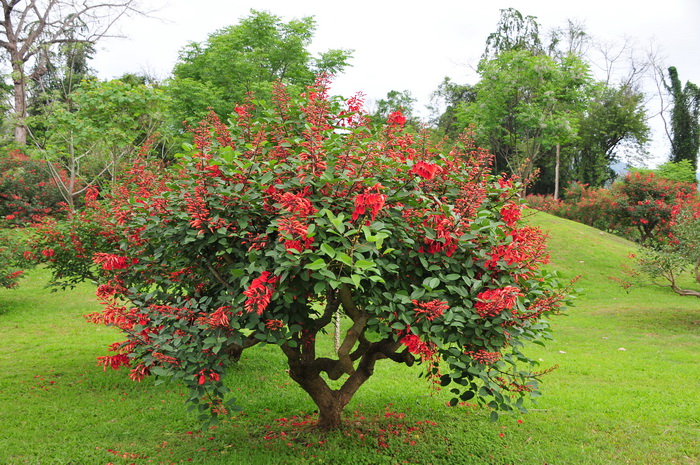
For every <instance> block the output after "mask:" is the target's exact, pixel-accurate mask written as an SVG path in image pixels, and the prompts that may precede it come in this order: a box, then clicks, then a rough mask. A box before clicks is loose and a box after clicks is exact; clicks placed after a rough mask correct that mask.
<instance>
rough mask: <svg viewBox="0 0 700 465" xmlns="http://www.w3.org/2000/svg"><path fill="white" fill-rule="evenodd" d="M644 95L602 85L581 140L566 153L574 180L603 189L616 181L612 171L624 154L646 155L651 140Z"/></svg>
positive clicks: (587, 111)
mask: <svg viewBox="0 0 700 465" xmlns="http://www.w3.org/2000/svg"><path fill="white" fill-rule="evenodd" d="M646 120H647V118H646V113H645V110H644V95H643V93H642V92H640V91H635V90H634V89H632V88H631V87H629V86H628V85H625V84H621V85H620V86H619V87H611V86H603V85H598V86H596V87H595V88H594V90H593V93H592V95H591V99H590V101H589V102H588V103H587V105H586V109H585V112H584V114H583V116H582V118H581V119H580V126H579V130H578V134H577V135H578V137H577V138H576V140H575V141H573V143H572V144H570V145H569V147H566V148H565V150H566V151H568V152H570V153H571V165H572V173H571V175H570V176H571V177H572V178H573V179H575V180H576V181H577V182H578V183H582V184H588V185H590V186H592V187H601V186H604V185H605V184H606V183H608V182H610V181H612V180H614V178H615V176H616V175H615V172H614V171H613V170H612V169H611V168H610V166H611V165H612V164H614V163H617V162H619V161H620V152H621V151H622V150H626V149H631V148H635V149H636V150H637V151H643V147H644V144H645V143H646V142H647V141H648V139H649V125H648V124H647V121H646Z"/></svg>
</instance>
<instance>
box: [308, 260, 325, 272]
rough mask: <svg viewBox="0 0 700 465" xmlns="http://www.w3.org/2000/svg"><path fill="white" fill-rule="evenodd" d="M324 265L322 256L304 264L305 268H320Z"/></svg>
mask: <svg viewBox="0 0 700 465" xmlns="http://www.w3.org/2000/svg"><path fill="white" fill-rule="evenodd" d="M325 266H326V262H325V261H324V260H323V259H322V258H319V259H318V260H316V261H314V262H312V263H309V264H308V265H306V266H305V268H307V269H309V270H320V269H321V268H323V267H325Z"/></svg>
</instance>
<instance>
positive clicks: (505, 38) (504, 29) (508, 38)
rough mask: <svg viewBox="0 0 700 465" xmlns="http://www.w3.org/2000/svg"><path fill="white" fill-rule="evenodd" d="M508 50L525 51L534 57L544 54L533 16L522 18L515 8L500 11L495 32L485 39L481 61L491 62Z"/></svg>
mask: <svg viewBox="0 0 700 465" xmlns="http://www.w3.org/2000/svg"><path fill="white" fill-rule="evenodd" d="M509 50H527V51H529V52H531V53H532V54H534V55H539V54H541V53H544V47H543V45H542V41H541V39H540V25H539V23H538V22H537V18H536V17H534V16H523V15H522V13H520V12H519V11H518V10H516V9H515V8H507V9H504V10H501V17H500V19H499V20H498V25H497V26H496V30H495V31H494V32H492V33H491V34H489V36H488V38H487V39H486V49H485V50H484V54H483V55H482V56H481V59H482V60H491V59H493V58H495V57H496V56H497V55H498V54H499V53H501V52H505V51H509Z"/></svg>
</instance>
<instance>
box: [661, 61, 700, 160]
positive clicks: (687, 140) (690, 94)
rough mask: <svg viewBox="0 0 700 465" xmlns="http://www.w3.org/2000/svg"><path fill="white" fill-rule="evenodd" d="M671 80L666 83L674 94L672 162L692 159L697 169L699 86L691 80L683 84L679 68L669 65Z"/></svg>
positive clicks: (671, 140)
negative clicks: (679, 75)
mask: <svg viewBox="0 0 700 465" xmlns="http://www.w3.org/2000/svg"><path fill="white" fill-rule="evenodd" d="M668 78H669V81H670V82H669V83H666V82H664V86H665V87H666V90H667V91H668V92H669V93H670V94H671V98H672V100H673V106H672V107H671V121H670V126H671V127H670V132H668V131H667V135H668V137H669V140H670V142H671V161H674V162H678V161H681V160H688V161H690V163H691V165H692V166H693V169H694V170H695V171H697V169H698V150H699V149H700V88H698V86H697V85H695V84H693V83H692V82H690V81H688V82H686V84H685V87H683V86H682V85H681V81H680V79H679V77H678V70H677V69H676V68H675V67H673V66H671V67H670V68H668Z"/></svg>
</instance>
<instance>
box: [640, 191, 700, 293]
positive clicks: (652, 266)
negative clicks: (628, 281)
mask: <svg viewBox="0 0 700 465" xmlns="http://www.w3.org/2000/svg"><path fill="white" fill-rule="evenodd" d="M670 230H671V232H670V236H671V237H670V240H668V241H665V242H664V243H662V244H659V245H657V246H656V247H644V248H642V249H641V250H640V251H639V253H638V254H637V257H636V264H637V269H636V270H629V271H630V273H629V274H631V275H632V277H633V278H637V279H636V281H639V280H640V279H639V278H640V276H639V274H640V273H641V275H643V276H645V277H646V278H648V279H650V280H651V281H652V282H653V283H655V284H658V285H661V286H668V287H670V288H671V289H672V290H673V292H675V293H676V294H679V295H683V296H694V297H700V287H698V286H699V285H700V203H696V204H695V205H688V206H686V207H685V208H684V209H683V210H681V211H680V212H679V213H678V214H677V215H675V216H674V219H673V223H672V225H671V228H670ZM686 273H691V274H692V276H693V278H694V284H695V289H690V288H685V287H682V284H680V281H681V277H682V276H683V275H684V274H686ZM659 281H660V282H659Z"/></svg>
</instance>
